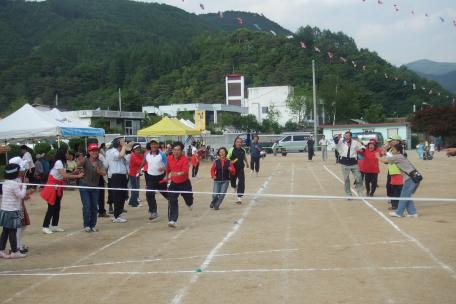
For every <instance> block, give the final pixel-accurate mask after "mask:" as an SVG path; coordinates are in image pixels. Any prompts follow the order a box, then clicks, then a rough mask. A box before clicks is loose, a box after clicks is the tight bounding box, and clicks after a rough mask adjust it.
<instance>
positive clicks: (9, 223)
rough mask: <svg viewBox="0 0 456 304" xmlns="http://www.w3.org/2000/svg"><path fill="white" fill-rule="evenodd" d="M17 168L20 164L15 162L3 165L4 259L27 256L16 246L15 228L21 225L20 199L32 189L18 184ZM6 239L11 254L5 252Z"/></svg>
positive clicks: (0, 247)
mask: <svg viewBox="0 0 456 304" xmlns="http://www.w3.org/2000/svg"><path fill="white" fill-rule="evenodd" d="M19 170H20V166H19V165H17V164H8V165H7V166H6V167H5V182H4V184H3V196H2V205H1V209H0V226H3V231H2V234H1V237H0V258H4V259H8V258H11V259H17V258H24V257H26V256H27V255H26V254H23V253H21V252H20V251H19V250H18V248H17V238H16V232H17V228H20V227H22V219H23V215H22V211H21V201H22V199H27V198H28V196H29V195H30V194H31V192H32V191H33V190H29V191H27V190H26V187H25V186H23V185H20V184H19V182H20V181H19V179H18V177H19ZM8 239H9V242H10V246H11V254H8V253H6V252H5V248H6V243H7V241H8Z"/></svg>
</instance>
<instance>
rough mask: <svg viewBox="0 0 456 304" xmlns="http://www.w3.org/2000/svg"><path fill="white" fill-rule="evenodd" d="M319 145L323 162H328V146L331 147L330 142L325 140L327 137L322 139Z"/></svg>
mask: <svg viewBox="0 0 456 304" xmlns="http://www.w3.org/2000/svg"><path fill="white" fill-rule="evenodd" d="M318 144H319V145H320V147H321V158H322V159H323V161H326V160H327V159H328V145H329V140H327V139H326V138H325V136H324V135H323V136H322V137H321V139H320V141H319V142H318Z"/></svg>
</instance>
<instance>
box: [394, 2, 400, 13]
mask: <svg viewBox="0 0 456 304" xmlns="http://www.w3.org/2000/svg"><path fill="white" fill-rule="evenodd" d="M393 6H394V9H395V10H396V12H398V11H399V6H398V5H397V4H394V5H393Z"/></svg>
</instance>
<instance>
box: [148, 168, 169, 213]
mask: <svg viewBox="0 0 456 304" xmlns="http://www.w3.org/2000/svg"><path fill="white" fill-rule="evenodd" d="M164 177H165V174H164V173H163V174H162V175H149V174H147V173H146V188H147V190H161V191H164V190H166V183H160V181H161V180H162V179H163V178H164ZM160 193H161V195H163V197H164V198H166V199H168V192H160ZM146 198H147V204H148V205H149V212H150V213H157V200H156V199H155V192H153V191H147V192H146Z"/></svg>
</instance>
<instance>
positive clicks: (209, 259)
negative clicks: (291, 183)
mask: <svg viewBox="0 0 456 304" xmlns="http://www.w3.org/2000/svg"><path fill="white" fill-rule="evenodd" d="M279 167H280V163H278V164H277V166H276V168H275V169H274V170H273V172H275V171H277V169H278V168H279ZM273 174H274V173H273ZM273 174H272V175H270V176H269V177H268V178H267V179H266V181H265V182H264V183H263V185H262V186H261V187H260V189H259V190H258V193H262V192H263V191H264V190H265V189H266V187H267V186H268V184H269V182H270V181H271V179H272V176H273ZM256 201H257V196H254V197H253V198H252V199H251V200H250V204H249V205H248V206H247V208H245V209H244V212H243V213H242V216H241V218H240V219H239V220H237V224H235V225H234V226H233V228H231V230H230V231H229V232H228V233H227V234H226V235H225V237H224V238H223V239H222V240H221V241H220V242H219V243H218V244H217V245H215V247H213V248H212V250H211V251H210V252H209V254H208V255H207V257H206V258H205V259H204V261H203V263H202V264H201V266H200V267H199V270H200V271H201V272H204V271H206V269H207V267H208V266H209V265H210V263H211V262H212V260H213V259H214V257H215V256H216V255H217V253H218V251H219V250H220V248H222V247H223V245H225V243H226V242H228V241H229V240H230V239H231V238H232V237H233V235H235V234H236V232H237V231H239V228H240V227H241V225H242V223H243V222H244V220H245V219H246V218H247V216H248V215H249V213H250V210H252V207H253V206H254V205H255V203H256ZM201 272H199V273H198V272H197V273H195V274H193V276H192V277H191V279H190V282H189V283H188V284H186V285H185V286H184V287H182V288H181V289H180V290H179V291H178V292H177V294H176V295H175V296H174V298H173V299H172V301H171V303H172V304H179V303H181V300H182V298H183V297H184V295H185V294H186V293H187V291H188V289H189V288H190V287H191V286H192V285H193V284H194V283H196V282H197V281H198V279H199V278H200V275H199V274H200V273H201Z"/></svg>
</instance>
